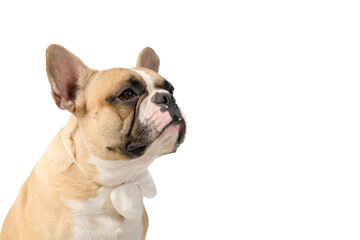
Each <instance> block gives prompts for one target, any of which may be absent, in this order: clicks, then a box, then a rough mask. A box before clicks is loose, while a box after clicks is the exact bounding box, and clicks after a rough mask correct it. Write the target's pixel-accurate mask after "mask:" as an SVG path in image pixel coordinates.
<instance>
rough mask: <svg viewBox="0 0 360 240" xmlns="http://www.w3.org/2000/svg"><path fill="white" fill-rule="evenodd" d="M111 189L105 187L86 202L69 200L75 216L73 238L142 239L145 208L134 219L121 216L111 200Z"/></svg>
mask: <svg viewBox="0 0 360 240" xmlns="http://www.w3.org/2000/svg"><path fill="white" fill-rule="evenodd" d="M111 190H112V189H111V188H106V187H103V188H101V189H100V190H99V194H98V196H97V197H96V198H92V199H89V200H87V201H85V202H75V201H68V204H69V206H70V207H71V209H72V213H73V217H74V229H73V240H99V239H101V240H120V239H121V240H141V238H142V234H143V230H144V229H143V225H142V215H143V209H142V208H141V209H139V211H137V212H136V215H135V216H134V218H133V219H126V218H124V217H122V216H120V215H119V213H118V212H117V211H116V210H115V209H114V208H113V206H112V203H111V201H110V193H111Z"/></svg>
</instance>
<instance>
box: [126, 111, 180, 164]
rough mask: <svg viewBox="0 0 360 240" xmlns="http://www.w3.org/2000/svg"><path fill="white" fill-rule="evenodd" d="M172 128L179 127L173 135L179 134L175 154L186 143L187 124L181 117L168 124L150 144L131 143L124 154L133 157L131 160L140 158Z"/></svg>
mask: <svg viewBox="0 0 360 240" xmlns="http://www.w3.org/2000/svg"><path fill="white" fill-rule="evenodd" d="M171 126H178V130H177V131H176V133H171V134H177V135H178V137H177V140H176V142H175V146H174V150H173V151H174V152H175V151H176V149H177V148H178V147H179V146H180V145H181V144H182V143H183V142H184V139H185V134H186V123H185V120H184V118H183V117H180V118H179V119H177V120H172V121H171V122H170V123H168V124H167V125H166V126H165V127H164V128H163V129H162V131H161V132H159V134H157V137H155V138H154V139H152V140H151V141H149V142H148V143H143V142H132V141H131V142H129V143H128V144H127V145H126V147H125V149H124V150H125V151H124V153H125V154H126V155H127V156H129V157H131V158H138V157H141V156H142V155H144V154H145V152H146V150H147V149H148V148H149V147H150V146H151V145H152V144H153V143H154V142H155V141H157V140H159V139H161V138H162V137H163V136H164V135H165V134H166V132H167V130H168V129H169V128H170V127H171Z"/></svg>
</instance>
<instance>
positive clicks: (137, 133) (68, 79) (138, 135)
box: [0, 45, 186, 240]
mask: <svg viewBox="0 0 360 240" xmlns="http://www.w3.org/2000/svg"><path fill="white" fill-rule="evenodd" d="M159 65H160V60H159V57H158V56H157V55H156V53H155V52H154V50H153V49H151V48H149V47H148V48H145V49H143V50H142V51H141V53H140V54H139V56H138V59H137V63H136V67H134V68H131V69H126V68H113V69H109V70H104V71H98V70H93V69H90V68H89V67H87V66H86V65H85V64H84V63H83V62H82V61H81V60H80V59H79V58H78V57H76V56H75V55H74V54H72V53H71V52H69V51H68V50H66V49H65V48H64V47H62V46H60V45H50V46H49V47H48V49H47V51H46V70H47V75H48V79H49V82H50V86H51V94H52V97H53V99H54V100H55V103H56V105H57V106H58V107H59V108H60V109H64V110H68V111H70V112H71V117H70V119H69V121H68V122H67V124H66V125H65V127H64V128H62V129H61V130H60V131H59V133H58V134H57V135H56V136H55V138H54V139H53V141H52V142H51V143H50V145H49V147H48V148H47V150H46V151H45V153H44V154H43V156H42V157H41V158H40V160H39V161H38V163H37V164H36V166H35V168H34V169H33V171H32V172H31V174H30V176H29V178H28V179H27V180H26V181H25V183H24V184H23V185H22V187H21V190H20V193H19V195H18V197H17V199H16V200H15V203H14V204H13V206H12V207H11V209H10V211H9V213H8V215H7V217H6V219H5V221H4V223H3V226H2V230H1V234H0V240H50V239H57V240H65V239H66V240H68V239H69V240H70V239H72V240H100V239H101V240H110V239H111V240H113V239H119V240H137V239H145V237H146V232H147V229H148V217H147V213H146V211H145V208H144V205H143V197H144V196H145V197H148V198H151V197H154V196H155V195H156V187H155V184H154V182H153V179H152V177H151V175H150V173H149V171H148V170H147V169H148V167H149V165H150V164H151V163H152V162H153V161H154V159H155V158H157V157H159V156H162V155H164V154H169V153H173V152H175V151H176V150H177V148H178V147H179V145H180V144H181V143H182V142H183V140H184V137H185V132H186V123H185V119H184V116H183V113H182V112H181V110H180V108H179V107H178V105H177V103H176V101H175V98H174V96H173V91H174V87H173V85H172V84H171V83H170V82H168V81H167V80H166V79H165V78H163V77H161V76H160V75H159V74H158V70H159Z"/></svg>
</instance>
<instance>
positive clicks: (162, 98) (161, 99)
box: [154, 92, 176, 105]
mask: <svg viewBox="0 0 360 240" xmlns="http://www.w3.org/2000/svg"><path fill="white" fill-rule="evenodd" d="M154 102H155V103H157V104H161V105H163V104H165V105H173V104H175V103H176V100H175V98H174V97H173V95H171V94H170V93H165V92H161V93H156V95H155V98H154Z"/></svg>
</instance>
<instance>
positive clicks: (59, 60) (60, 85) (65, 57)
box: [46, 44, 89, 111]
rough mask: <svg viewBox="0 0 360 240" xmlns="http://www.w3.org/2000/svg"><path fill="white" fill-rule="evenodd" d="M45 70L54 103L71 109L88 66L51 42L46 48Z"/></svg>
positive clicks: (62, 107) (61, 107)
mask: <svg viewBox="0 0 360 240" xmlns="http://www.w3.org/2000/svg"><path fill="white" fill-rule="evenodd" d="M46 71H47V75H48V78H49V82H50V85H51V93H52V96H53V98H54V100H55V103H56V105H58V107H59V108H60V109H66V110H69V111H73V110H74V107H75V98H76V93H77V91H78V90H79V87H80V86H81V80H83V79H84V77H85V76H86V75H87V73H88V72H89V68H88V67H87V66H86V65H85V64H84V63H83V62H82V61H81V60H80V59H79V58H78V57H76V56H75V55H74V54H72V53H71V52H69V51H68V50H66V49H65V48H64V47H62V46H60V45H56V44H53V45H50V46H49V47H48V48H47V50H46Z"/></svg>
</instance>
